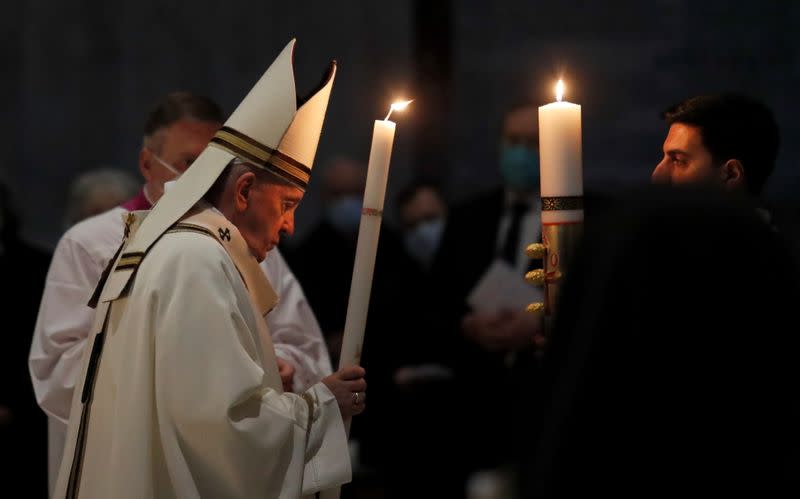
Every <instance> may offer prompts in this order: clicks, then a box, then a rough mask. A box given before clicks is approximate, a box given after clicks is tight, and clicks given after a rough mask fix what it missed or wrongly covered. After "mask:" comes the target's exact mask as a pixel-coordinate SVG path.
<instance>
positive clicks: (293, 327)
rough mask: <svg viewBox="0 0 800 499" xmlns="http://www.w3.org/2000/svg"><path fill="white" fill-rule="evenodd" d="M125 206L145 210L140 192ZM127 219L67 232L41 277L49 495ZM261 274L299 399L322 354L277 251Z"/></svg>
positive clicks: (38, 341)
mask: <svg viewBox="0 0 800 499" xmlns="http://www.w3.org/2000/svg"><path fill="white" fill-rule="evenodd" d="M126 205H132V206H138V207H139V208H142V209H149V208H150V202H149V200H148V199H147V198H146V195H145V193H144V192H140V193H139V195H138V196H137V197H136V198H134V199H132V200H131V201H129V203H126ZM127 214H128V210H127V209H125V208H123V207H117V208H113V209H111V210H109V211H107V212H105V213H102V214H100V215H97V216H95V217H92V218H89V219H87V220H84V221H82V222H80V223H78V224H76V225H75V226H73V227H72V228H70V229H69V230H68V231H67V232H66V233H65V234H64V235H63V236H62V237H61V239H60V240H59V243H58V245H57V246H56V249H55V252H54V253H53V259H52V261H51V264H50V270H49V271H48V275H47V280H46V284H45V289H44V293H43V295H42V301H41V304H40V307H39V315H38V317H37V321H36V327H35V329H34V332H33V342H32V345H31V352H30V358H29V367H30V372H31V379H32V382H33V388H34V391H35V393H36V399H37V401H38V403H39V405H40V407H41V408H42V410H44V411H45V412H46V413H47V416H48V468H49V473H48V475H49V483H50V492H51V493H52V488H53V486H54V485H55V480H56V477H57V475H58V470H59V467H60V463H61V456H62V453H63V449H64V439H65V438H66V432H67V421H68V419H69V416H70V404H71V402H72V392H73V390H74V388H75V383H76V381H77V378H78V375H79V374H80V361H81V357H82V355H83V352H84V349H85V348H86V344H87V343H86V339H87V337H88V336H89V333H90V330H91V327H92V321H93V319H94V314H95V310H94V309H92V308H90V307H89V306H88V305H87V303H88V301H89V298H90V297H91V296H92V292H93V291H94V288H95V286H97V283H98V281H99V280H100V275H101V274H102V272H103V269H104V268H105V267H106V265H108V262H109V261H110V260H111V259H112V258H113V256H114V253H115V252H116V251H117V249H118V248H119V245H120V243H121V242H122V239H123V234H124V230H125V223H124V218H125V216H126V215H127ZM261 268H262V270H263V271H264V273H265V274H266V276H267V278H268V279H269V281H270V283H271V284H272V285H273V286H274V287H275V291H276V293H277V294H278V295H279V296H280V301H279V304H278V305H277V306H276V307H275V309H274V310H272V312H271V313H270V314H269V315H268V316H267V318H266V319H267V325H268V326H269V329H270V332H271V333H272V338H273V343H274V345H275V351H276V353H277V354H278V356H279V357H281V358H282V359H284V360H286V361H287V362H289V363H291V364H292V365H293V366H294V368H295V373H294V379H293V391H294V392H296V393H300V392H302V391H303V390H305V389H306V388H308V387H309V386H311V385H312V384H314V383H316V382H317V381H319V380H320V379H322V378H323V377H325V376H327V375H329V374H331V372H332V369H331V363H330V357H329V354H328V350H327V347H326V346H325V341H324V339H323V337H322V332H321V330H320V328H319V325H318V323H317V320H316V318H315V317H314V313H313V312H312V310H311V308H310V306H309V304H308V301H307V300H306V297H305V294H304V293H303V290H302V288H301V287H300V284H299V283H298V282H297V279H296V278H295V276H294V274H293V273H292V271H291V269H289V266H288V265H287V264H286V261H285V260H284V259H283V256H282V255H281V254H280V252H279V251H278V249H277V248H276V249H274V250H272V251H270V253H269V255H268V256H267V259H266V260H264V261H263V262H262V263H261Z"/></svg>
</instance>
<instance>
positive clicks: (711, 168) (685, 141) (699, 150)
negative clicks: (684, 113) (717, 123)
mask: <svg viewBox="0 0 800 499" xmlns="http://www.w3.org/2000/svg"><path fill="white" fill-rule="evenodd" d="M652 180H653V183H661V184H722V177H721V175H720V169H719V168H718V167H717V166H716V165H715V164H714V161H713V158H712V157H711V153H710V152H709V151H708V149H706V147H705V146H704V145H703V138H702V135H701V132H700V128H698V127H696V126H692V125H686V124H683V123H674V124H673V125H672V126H670V127H669V133H668V134H667V138H666V140H664V158H663V159H662V160H661V162H660V163H658V164H657V165H656V167H655V169H654V170H653V174H652Z"/></svg>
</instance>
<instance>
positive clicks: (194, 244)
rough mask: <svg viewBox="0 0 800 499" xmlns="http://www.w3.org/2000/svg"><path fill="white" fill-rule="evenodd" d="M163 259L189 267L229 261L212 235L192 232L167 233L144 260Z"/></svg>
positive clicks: (226, 254)
mask: <svg viewBox="0 0 800 499" xmlns="http://www.w3.org/2000/svg"><path fill="white" fill-rule="evenodd" d="M148 258H151V259H155V258H158V259H164V260H174V261H176V262H184V263H188V264H189V265H213V264H214V263H218V262H220V261H222V260H230V257H229V256H228V253H227V252H226V251H225V248H223V247H222V244H220V242H219V241H218V240H217V239H216V238H214V237H213V236H212V235H208V234H202V233H200V232H194V231H176V232H167V233H166V234H164V235H163V236H162V237H161V238H160V239H159V240H158V241H156V243H155V244H153V246H151V248H150V250H149V251H148V254H147V256H145V259H148Z"/></svg>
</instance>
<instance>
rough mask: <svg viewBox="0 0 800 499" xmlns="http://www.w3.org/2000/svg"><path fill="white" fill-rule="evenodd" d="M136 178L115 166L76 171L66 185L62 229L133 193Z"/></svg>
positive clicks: (118, 202)
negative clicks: (73, 178)
mask: <svg viewBox="0 0 800 499" xmlns="http://www.w3.org/2000/svg"><path fill="white" fill-rule="evenodd" d="M138 190H139V182H138V181H137V180H136V179H135V178H134V177H133V175H131V174H129V173H127V172H125V171H123V170H119V169H116V168H98V169H95V170H89V171H87V172H84V173H82V174H80V175H79V176H78V177H76V178H75V180H73V181H72V184H71V185H70V188H69V195H68V197H67V209H66V214H65V216H64V230H67V229H69V228H70V227H72V226H73V225H75V224H76V223H78V222H80V221H81V220H84V219H86V218H89V217H93V216H95V215H99V214H100V213H103V212H105V211H108V210H110V209H111V208H114V207H116V206H119V205H120V204H122V203H124V202H125V201H127V200H128V199H130V198H132V197H133V196H134V195H136V192H137V191H138Z"/></svg>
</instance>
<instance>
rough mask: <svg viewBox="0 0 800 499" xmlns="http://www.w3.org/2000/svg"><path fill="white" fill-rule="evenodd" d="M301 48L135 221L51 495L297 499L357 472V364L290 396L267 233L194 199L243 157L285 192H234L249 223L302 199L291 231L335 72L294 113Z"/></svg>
mask: <svg viewBox="0 0 800 499" xmlns="http://www.w3.org/2000/svg"><path fill="white" fill-rule="evenodd" d="M293 47H294V41H292V42H291V43H290V44H289V45H288V46H287V47H286V48H285V49H284V51H283V52H282V53H281V55H280V56H279V57H278V58H277V59H276V61H275V62H274V63H273V64H272V66H270V68H269V69H268V70H267V72H266V73H265V74H264V76H263V77H262V78H261V80H259V82H258V83H257V84H256V86H255V87H254V88H253V89H252V90H251V92H250V93H249V94H248V96H247V97H246V98H245V100H244V101H242V103H241V104H240V106H239V107H238V108H237V109H236V111H235V112H234V113H233V115H232V116H231V117H230V118H229V119H228V121H227V122H226V124H225V126H224V127H223V129H222V130H220V131H219V132H218V133H217V135H216V136H215V138H214V140H212V144H210V145H209V147H208V148H206V150H205V151H204V152H203V153H202V154H201V156H200V157H199V158H198V159H197V160H196V162H195V164H194V165H193V166H192V168H190V169H189V170H187V172H186V173H185V174H184V175H183V176H182V177H181V179H180V180H179V181H178V182H176V184H175V186H174V187H173V188H172V189H170V190H169V191H168V192H167V193H166V194H165V195H164V196H163V197H162V198H161V200H160V201H159V203H158V204H157V205H156V206H155V207H154V208H153V210H152V211H150V212H149V213H147V214H146V216H136V217H133V216H132V217H129V220H128V225H127V232H128V235H127V237H126V242H125V244H124V246H123V247H122V248H120V251H119V252H118V253H117V255H116V256H115V258H114V260H113V265H111V266H109V267H108V269H107V270H108V273H107V274H106V276H105V277H104V279H103V280H102V281H101V285H100V286H99V287H98V289H97V293H96V295H95V298H96V300H95V301H96V303H97V314H96V316H95V321H94V326H93V328H92V333H91V335H90V337H89V338H88V344H87V348H86V349H85V353H84V355H83V359H82V363H81V370H82V372H81V375H80V376H79V377H78V383H77V385H76V387H75V388H76V389H75V390H74V396H73V399H72V408H71V411H70V420H69V429H68V434H67V441H66V445H65V451H64V458H63V461H62V464H61V470H60V473H59V477H58V483H57V485H56V488H55V493H54V497H114V498H120V497H280V498H290V497H292V498H294V497H300V496H301V495H305V494H310V493H313V492H316V491H319V490H322V489H325V488H330V487H335V486H338V485H341V484H342V483H345V482H347V481H348V480H349V479H350V473H351V470H350V460H349V455H348V450H347V437H346V435H345V431H344V425H343V422H342V411H346V412H347V414H348V415H349V414H358V413H359V412H360V410H363V409H360V408H359V403H361V404H362V406H361V407H363V390H364V388H365V387H366V385H365V383H364V382H363V379H362V378H363V370H361V369H360V368H357V367H355V368H347V369H343V370H342V371H339V372H338V373H335V374H333V375H331V376H328V377H326V378H325V379H324V380H323V381H322V382H319V383H316V384H314V385H313V386H311V387H310V388H309V389H307V390H306V391H304V392H303V393H302V394H300V395H297V394H294V393H283V392H282V387H281V381H280V377H279V376H278V368H277V363H276V358H275V350H274V348H273V345H272V338H271V336H270V334H269V328H268V325H267V322H266V321H265V320H264V317H263V314H265V313H267V312H269V311H270V310H272V308H273V307H274V306H275V304H276V302H277V300H279V299H280V297H278V296H276V294H275V292H274V291H273V288H272V286H271V285H270V282H269V281H268V280H267V279H266V278H265V277H264V272H263V271H262V270H261V269H260V268H259V266H258V259H263V258H264V256H265V255H266V251H267V250H268V248H267V249H264V248H262V247H261V246H259V242H258V241H255V240H254V239H253V237H252V234H253V233H254V232H255V233H258V232H259V231H263V228H261V227H260V226H258V225H256V226H255V227H254V226H248V225H246V224H245V225H235V224H234V223H232V222H231V216H230V215H229V212H230V210H227V211H226V210H225V209H223V208H220V209H217V208H216V207H214V206H211V205H210V204H208V203H207V202H206V201H204V200H201V198H202V197H203V196H204V195H206V194H207V193H208V192H209V189H211V188H212V185H215V182H216V181H217V180H218V178H219V177H220V175H221V174H222V173H223V171H228V170H225V169H226V168H229V167H231V165H234V166H235V165H236V161H234V160H238V161H241V162H243V163H242V164H245V165H246V166H247V167H248V168H260V169H263V170H266V171H267V174H268V175H276V176H278V177H280V178H281V179H282V181H283V182H284V184H285V185H288V186H289V187H285V186H283V187H274V190H269V189H268V188H263V189H266V190H263V189H262V190H261V191H258V190H256V189H255V188H253V190H252V192H254V193H256V194H252V195H250V197H248V193H249V192H250V191H249V189H244V188H242V190H237V191H236V195H237V196H239V197H237V198H235V199H236V200H237V203H238V202H239V201H240V200H241V199H245V198H247V200H246V201H243V203H245V205H246V209H247V210H251V213H256V215H252V216H254V217H262V218H269V217H272V216H273V214H272V212H270V211H269V210H270V209H271V207H272V206H275V205H276V203H277V200H276V199H274V196H273V197H270V196H267V195H262V194H258V193H259V192H281V193H285V192H290V193H293V192H297V193H300V195H299V197H296V202H295V203H294V205H292V206H291V207H290V208H289V209H290V211H291V212H290V213H289V215H288V216H290V217H292V221H291V222H290V224H291V226H292V229H293V209H294V207H296V203H299V199H300V198H302V191H304V190H305V187H306V186H307V183H308V180H309V177H310V171H311V165H312V164H313V159H314V155H315V153H316V147H317V143H318V140H319V132H320V129H321V127H322V122H323V119H324V115H325V111H326V108H327V102H328V98H329V96H330V90H331V87H332V83H333V77H334V75H335V65H332V67H331V71H330V72H329V73H328V76H327V78H326V79H325V80H324V82H323V85H322V87H321V88H320V89H319V90H318V91H317V92H316V93H315V94H313V95H312V96H311V97H310V98H309V99H308V100H307V101H306V102H305V103H304V104H303V105H301V106H300V107H299V108H297V107H296V99H295V95H294V79H293V75H292V73H293V70H292V62H291V55H292V51H293ZM248 175H250V176H249V177H248ZM252 175H253V174H252V173H248V174H243V175H242V176H240V177H236V178H237V179H249V178H254V177H252ZM223 178H224V177H223ZM284 184H279V185H284ZM239 187H240V186H239V184H237V185H236V188H237V189H239ZM268 187H270V188H271V187H272V186H268ZM226 189H227V190H225V191H223V194H224V196H229V195H230V196H233V195H232V194H230V193H231V188H226ZM281 189H282V190H281ZM257 194H258V195H261V196H262V197H261V198H257V197H256V195H257ZM230 196H229V197H230ZM229 197H223V199H229ZM252 199H260V200H261V201H262V203H263V208H260V207H258V206H255V207H253V206H254V205H250V204H247V203H251V202H253V201H252ZM281 199H282V200H281V201H280V206H281V215H280V216H281V217H282V218H281V220H284V218H285V217H286V216H287V214H286V211H285V210H284V208H283V207H284V204H285V202H286V200H285V199H283V198H281ZM226 206H228V205H226ZM243 209H244V208H243ZM237 210H238V205H237ZM259 210H260V211H259ZM223 212H224V213H225V214H224V215H223ZM234 215H238V212H237V213H235V214H234ZM276 216H277V215H276ZM234 218H235V217H234ZM257 219H258V218H256V220H257ZM242 220H247V219H239V221H240V223H241V222H242ZM240 227H244V228H243V229H242V230H241V231H240V230H239V229H240ZM269 230H273V228H269ZM275 233H277V230H275ZM273 242H274V241H273ZM351 395H352V402H351V401H350V400H351V399H350V396H351ZM351 404H352V405H351Z"/></svg>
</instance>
